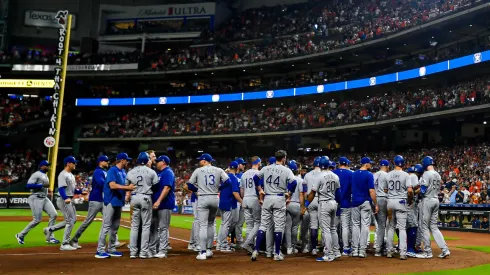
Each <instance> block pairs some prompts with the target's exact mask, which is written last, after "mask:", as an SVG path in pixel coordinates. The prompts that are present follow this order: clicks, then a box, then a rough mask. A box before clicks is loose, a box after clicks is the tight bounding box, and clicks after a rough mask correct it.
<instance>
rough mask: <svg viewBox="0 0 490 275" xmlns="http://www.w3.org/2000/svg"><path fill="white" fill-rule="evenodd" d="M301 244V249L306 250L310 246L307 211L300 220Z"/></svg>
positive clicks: (308, 215) (308, 214)
mask: <svg viewBox="0 0 490 275" xmlns="http://www.w3.org/2000/svg"><path fill="white" fill-rule="evenodd" d="M300 238H301V244H302V247H303V248H308V247H309V244H310V213H309V212H308V211H306V212H305V214H304V215H303V217H302V220H301V236H300Z"/></svg>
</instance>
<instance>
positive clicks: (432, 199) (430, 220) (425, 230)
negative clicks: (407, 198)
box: [420, 170, 449, 255]
mask: <svg viewBox="0 0 490 275" xmlns="http://www.w3.org/2000/svg"><path fill="white" fill-rule="evenodd" d="M420 185H422V186H426V187H427V190H426V192H425V195H424V197H423V199H422V224H421V228H422V229H421V230H422V240H423V242H424V252H425V253H427V254H430V255H432V248H431V246H430V233H431V232H432V235H433V236H434V240H435V241H436V243H437V245H438V246H439V248H441V249H442V251H443V252H445V251H447V250H449V248H448V247H447V244H446V241H444V237H443V236H442V233H441V231H439V228H438V227H437V215H438V214H439V200H438V198H437V194H438V192H439V188H440V186H441V176H440V175H439V173H437V172H436V171H434V170H430V171H425V172H424V174H423V175H422V180H421V181H420Z"/></svg>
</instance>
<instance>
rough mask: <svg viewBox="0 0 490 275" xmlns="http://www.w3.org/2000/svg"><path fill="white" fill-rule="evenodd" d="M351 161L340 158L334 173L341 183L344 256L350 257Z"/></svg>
mask: <svg viewBox="0 0 490 275" xmlns="http://www.w3.org/2000/svg"><path fill="white" fill-rule="evenodd" d="M349 164H350V161H349V159H347V158H346V157H341V158H339V168H337V169H335V170H334V171H333V173H334V174H336V175H337V176H338V177H339V181H340V211H341V214H340V223H341V228H342V244H343V252H342V255H344V256H349V254H350V253H351V249H350V242H351V234H352V219H351V194H352V191H351V187H352V183H351V181H352V171H351V170H350V169H349Z"/></svg>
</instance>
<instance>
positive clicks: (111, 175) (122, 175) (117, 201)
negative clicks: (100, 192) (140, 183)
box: [104, 166, 126, 207]
mask: <svg viewBox="0 0 490 275" xmlns="http://www.w3.org/2000/svg"><path fill="white" fill-rule="evenodd" d="M110 182H115V183H117V184H120V185H125V184H126V171H125V170H124V169H119V168H118V167H117V166H112V167H111V168H110V169H109V171H107V178H106V179H105V183H104V205H108V204H111V205H112V206H114V207H122V206H124V197H125V191H124V190H112V189H111V187H110V186H109V183H110Z"/></svg>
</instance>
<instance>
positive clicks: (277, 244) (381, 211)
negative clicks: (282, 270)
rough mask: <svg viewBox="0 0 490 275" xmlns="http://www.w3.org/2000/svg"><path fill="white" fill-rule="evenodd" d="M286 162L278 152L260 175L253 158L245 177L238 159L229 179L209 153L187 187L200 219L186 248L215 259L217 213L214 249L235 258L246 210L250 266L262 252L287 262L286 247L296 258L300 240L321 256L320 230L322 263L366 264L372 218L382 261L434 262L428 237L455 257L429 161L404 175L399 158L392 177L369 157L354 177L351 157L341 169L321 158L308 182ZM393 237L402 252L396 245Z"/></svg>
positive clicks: (294, 165) (292, 163)
mask: <svg viewBox="0 0 490 275" xmlns="http://www.w3.org/2000/svg"><path fill="white" fill-rule="evenodd" d="M286 158H287V154H286V152H285V151H283V150H280V151H277V152H276V153H275V156H274V157H272V158H271V159H270V160H269V165H267V166H265V167H262V169H260V166H261V160H260V158H258V157H252V159H251V168H250V169H249V170H247V171H246V172H243V170H244V168H245V164H246V163H245V161H243V159H237V160H236V161H233V162H232V163H231V164H230V166H229V168H228V169H227V172H228V173H226V172H225V171H224V170H222V169H220V168H218V167H215V166H212V162H213V161H214V160H213V158H212V157H211V156H210V155H209V154H203V155H202V156H201V157H200V158H199V165H200V168H197V169H196V170H195V171H194V172H193V174H192V176H191V178H190V180H189V182H188V183H187V186H188V189H189V190H190V191H192V192H193V194H192V201H193V207H194V217H195V219H194V224H193V227H192V232H191V240H190V244H189V247H188V248H189V249H191V250H195V251H197V252H199V253H198V255H197V259H198V260H206V259H208V258H210V257H212V256H213V252H212V248H213V236H214V232H215V217H216V214H217V211H218V209H219V210H220V212H221V217H222V225H221V228H220V234H219V236H218V240H217V245H216V249H217V250H220V251H222V252H231V251H233V249H232V248H231V245H232V244H229V243H228V240H227V238H226V237H227V236H228V232H229V231H230V230H233V229H235V227H236V225H237V224H239V223H240V216H241V215H240V212H241V211H243V216H244V220H245V223H246V228H247V229H246V238H245V240H244V241H243V242H242V243H241V248H243V249H245V250H247V251H248V252H249V253H250V254H251V260H252V261H255V260H257V258H258V256H259V250H265V254H266V255H267V257H273V259H274V260H276V261H282V260H284V255H283V253H282V248H283V247H285V250H286V254H288V255H291V254H295V253H298V249H296V240H297V236H298V233H300V235H301V236H300V240H301V243H300V246H301V247H300V249H302V250H303V253H310V252H311V254H312V255H317V254H318V253H319V245H318V235H319V234H318V229H321V230H322V241H321V243H322V245H323V253H324V256H322V257H319V258H317V259H316V260H317V261H322V262H323V261H326V262H331V261H334V260H335V259H337V258H340V257H341V256H342V255H344V256H351V257H360V258H366V256H367V249H368V247H369V235H370V232H369V228H370V225H371V219H372V218H373V219H374V223H375V224H376V235H375V244H374V249H375V256H377V257H381V256H386V257H388V258H393V257H394V255H395V254H397V253H398V254H399V257H400V259H401V260H406V259H407V257H414V258H420V259H429V258H432V257H433V256H432V248H431V241H430V234H431V233H432V235H433V236H434V239H435V241H436V243H437V245H438V246H439V247H440V248H441V250H442V253H441V254H440V255H439V258H441V259H442V258H446V257H448V256H449V255H450V251H449V249H448V247H447V244H446V243H445V241H444V238H443V236H442V234H441V232H440V231H439V229H438V227H437V215H438V209H439V201H438V198H437V193H438V191H439V187H440V183H441V177H440V175H439V174H438V173H437V172H436V171H435V170H434V161H433V159H432V158H431V157H429V156H427V157H425V158H424V159H423V160H422V164H416V165H414V166H413V167H410V168H409V169H408V170H407V171H403V167H404V166H405V160H404V159H403V157H402V156H396V157H395V158H394V161H393V169H392V171H389V169H390V162H389V161H388V160H381V161H380V163H379V171H377V172H375V173H374V171H372V170H374V168H373V162H372V161H371V159H370V158H368V157H364V158H362V159H361V162H360V165H361V166H360V168H359V169H357V170H356V171H352V170H350V168H349V167H350V164H351V163H350V161H349V160H348V159H347V158H345V157H341V158H340V159H339V160H338V165H339V167H338V168H336V166H337V163H335V162H333V161H330V160H329V158H328V157H326V156H323V157H317V158H315V160H314V169H313V170H312V171H310V172H308V173H307V174H304V175H300V170H301V167H299V164H298V163H296V162H295V161H294V160H293V161H289V162H287V160H286ZM259 169H260V170H259ZM242 172H243V173H242ZM218 195H219V196H218ZM300 224H301V230H299V226H300ZM237 229H238V227H237ZM339 231H340V234H339V233H338V232H339ZM395 232H396V234H397V235H398V238H399V242H398V247H395V245H394V236H395ZM240 234H241V232H237V235H240ZM308 235H309V238H308ZM339 235H340V236H341V237H340V238H339ZM264 243H265V244H264ZM422 245H423V248H422V249H421V248H420V247H421V246H422ZM262 247H265V249H261V248H262Z"/></svg>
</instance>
